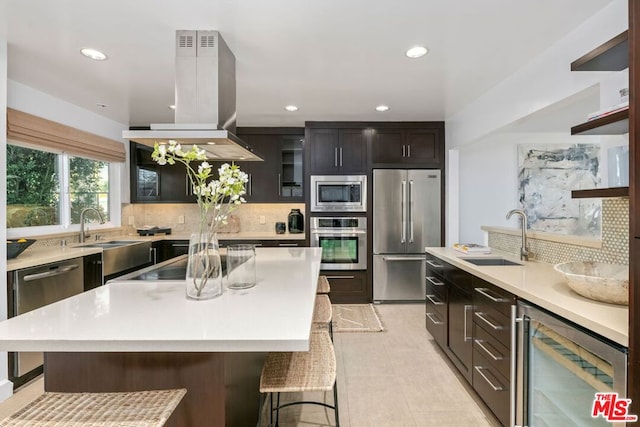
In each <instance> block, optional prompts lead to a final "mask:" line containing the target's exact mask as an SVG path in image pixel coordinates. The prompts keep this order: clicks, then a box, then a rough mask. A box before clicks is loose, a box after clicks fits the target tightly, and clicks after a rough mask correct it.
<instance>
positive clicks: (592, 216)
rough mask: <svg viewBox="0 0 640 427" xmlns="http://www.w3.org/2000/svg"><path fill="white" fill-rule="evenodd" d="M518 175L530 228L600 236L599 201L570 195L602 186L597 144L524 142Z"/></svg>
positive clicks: (522, 202)
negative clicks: (575, 197) (575, 191)
mask: <svg viewBox="0 0 640 427" xmlns="http://www.w3.org/2000/svg"><path fill="white" fill-rule="evenodd" d="M518 174H519V176H518V182H519V199H520V203H521V204H522V208H523V209H524V210H525V212H527V219H528V221H529V227H530V228H531V230H536V231H546V232H549V233H557V234H569V235H577V236H595V237H598V236H600V232H601V222H600V218H601V217H600V211H601V207H600V206H601V205H600V200H599V199H572V198H571V190H575V189H581V190H584V189H591V188H597V187H598V186H599V183H600V181H601V178H600V146H599V145H598V144H521V145H519V146H518Z"/></svg>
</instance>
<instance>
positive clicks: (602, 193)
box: [571, 187, 629, 199]
mask: <svg viewBox="0 0 640 427" xmlns="http://www.w3.org/2000/svg"><path fill="white" fill-rule="evenodd" d="M594 197H629V187H612V188H594V189H593V190H573V191H572V192H571V198H572V199H589V198H594Z"/></svg>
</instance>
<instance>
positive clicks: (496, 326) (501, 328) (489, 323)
mask: <svg viewBox="0 0 640 427" xmlns="http://www.w3.org/2000/svg"><path fill="white" fill-rule="evenodd" d="M475 315H476V317H478V318H479V319H480V320H482V321H483V322H484V323H486V324H487V325H489V326H491V328H493V330H495V331H501V330H503V329H504V326H501V325H496V324H494V323H492V322H491V321H489V319H487V317H486V315H485V314H484V313H482V312H478V311H476V312H475Z"/></svg>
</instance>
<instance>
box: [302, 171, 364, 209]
mask: <svg viewBox="0 0 640 427" xmlns="http://www.w3.org/2000/svg"><path fill="white" fill-rule="evenodd" d="M310 193H311V212H366V211H367V176H366V175H311V191H310Z"/></svg>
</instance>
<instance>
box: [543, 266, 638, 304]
mask: <svg viewBox="0 0 640 427" xmlns="http://www.w3.org/2000/svg"><path fill="white" fill-rule="evenodd" d="M554 268H555V269H556V271H558V272H560V273H562V274H564V276H565V277H566V279H567V283H568V285H569V287H570V288H571V289H573V290H574V291H575V292H577V293H578V294H580V295H582V296H583V297H585V298H589V299H592V300H596V301H603V302H608V303H613V304H621V305H628V304H629V266H628V265H619V264H605V263H601V262H591V261H587V262H580V261H577V262H563V263H561V264H556V265H555V266H554Z"/></svg>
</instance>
